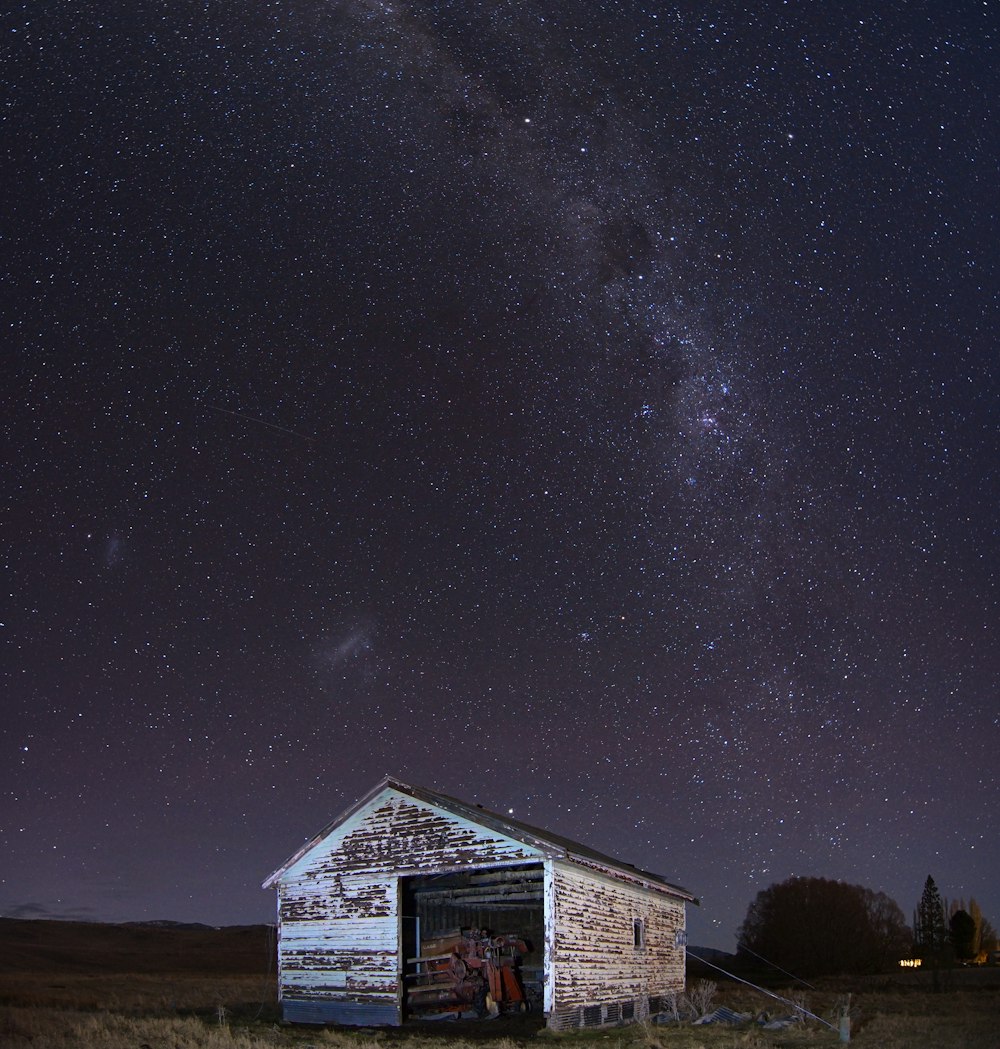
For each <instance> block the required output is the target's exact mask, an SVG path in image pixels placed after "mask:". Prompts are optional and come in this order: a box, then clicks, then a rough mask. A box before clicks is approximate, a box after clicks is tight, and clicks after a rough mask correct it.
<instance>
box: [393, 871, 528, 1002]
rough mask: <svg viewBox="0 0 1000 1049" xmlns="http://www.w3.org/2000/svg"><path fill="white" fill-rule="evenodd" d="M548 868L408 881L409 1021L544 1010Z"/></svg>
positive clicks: (404, 909)
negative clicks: (412, 1019) (439, 1016)
mask: <svg viewBox="0 0 1000 1049" xmlns="http://www.w3.org/2000/svg"><path fill="white" fill-rule="evenodd" d="M543 885H544V872H543V868H542V865H541V864H540V863H534V864H525V865H522V866H517V867H501V868H494V869H487V870H467V871H458V872H454V873H450V874H427V875H414V876H412V877H409V878H401V879H400V897H401V898H400V904H401V914H402V934H403V935H402V939H401V942H400V948H401V952H402V958H401V961H402V966H401V968H402V971H403V974H404V976H403V979H404V993H403V1016H404V1018H405V1017H417V1016H426V1017H429V1016H435V1015H441V1014H444V1013H448V1012H452V1013H459V1014H460V1015H484V1013H485V1014H489V1013H491V1012H492V1013H493V1014H494V1015H495V1012H496V1011H497V1010H500V1011H504V1010H507V1009H517V1010H521V1009H539V1010H540V1009H541V1007H542V977H543V972H544V944H545V905H544V891H543Z"/></svg>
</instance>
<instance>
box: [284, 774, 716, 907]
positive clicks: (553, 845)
mask: <svg viewBox="0 0 1000 1049" xmlns="http://www.w3.org/2000/svg"><path fill="white" fill-rule="evenodd" d="M388 790H394V791H397V792H398V793H400V794H405V795H407V796H409V797H411V798H413V799H414V800H415V801H422V802H424V803H426V804H428V805H434V806H436V807H437V808H440V809H444V810H445V811H446V812H450V813H451V814H452V815H454V816H459V817H461V818H462V819H466V820H470V821H471V822H472V823H477V824H479V825H480V826H481V827H486V828H487V829H488V830H492V831H494V832H496V833H498V834H503V835H506V836H507V837H508V838H513V839H514V840H515V841H520V842H522V843H523V844H525V845H529V846H531V847H533V848H536V849H538V850H539V852H541V853H543V854H544V855H546V856H548V857H550V858H552V859H563V860H568V861H570V862H575V863H577V864H579V865H582V866H584V867H588V868H590V869H591V870H596V871H598V872H603V873H607V874H609V875H611V876H612V877H614V878H617V879H618V880H620V881H630V882H633V883H634V884H637V885H640V886H643V887H645V888H649V889H655V890H656V891H658V892H663V893H666V894H667V895H669V896H675V897H677V898H678V899H681V900H687V901H688V902H690V903H695V904H696V903H698V900H697V899H696V898H695V896H694V895H692V893H690V892H689V891H688V890H687V889H684V888H682V887H681V886H679V885H673V884H672V883H671V882H668V881H667V880H666V879H665V878H663V877H661V876H660V875H659V874H653V873H652V872H651V871H644V870H642V869H641V868H639V867H635V866H633V865H632V864H631V863H625V862H624V861H622V860H617V859H615V858H614V857H613V856H608V855H606V854H605V853H603V852H598V851H597V850H596V849H592V848H590V847H589V846H587V845H581V844H580V843H579V842H576V841H572V840H571V839H569V838H564V837H562V835H559V834H553V833H552V832H551V831H547V830H542V829H541V828H539V827H533V826H531V825H530V824H528V823H522V822H521V820H516V819H514V818H513V817H512V816H502V815H500V813H497V812H491V811H490V810H489V809H484V808H483V807H482V806H481V805H470V804H469V803H468V802H465V801H461V800H459V799H458V798H453V797H451V796H450V795H448V794H441V793H440V792H438V791H436V790H428V789H427V788H426V787H414V786H410V785H409V784H407V783H403V782H402V781H401V780H398V779H394V778H392V777H387V778H386V779H384V780H382V782H381V783H378V784H376V785H375V786H374V787H373V788H372V789H371V790H370V791H368V793H367V794H365V795H364V797H362V798H359V799H358V800H357V801H356V802H355V803H354V804H353V805H352V806H351V807H350V808H349V809H347V810H346V811H345V812H343V813H341V814H340V815H339V816H338V817H337V818H336V819H334V820H333V821H332V822H330V823H328V824H327V825H326V826H325V827H324V828H323V829H322V830H321V831H320V832H319V833H318V834H317V835H316V836H315V837H313V838H311V839H310V840H309V841H307V842H306V843H305V844H304V845H303V846H302V847H301V848H299V849H298V850H296V852H295V853H294V854H293V855H292V856H290V857H289V858H288V859H287V860H286V861H285V862H284V863H283V864H282V865H281V866H280V867H279V868H278V869H277V870H276V871H275V872H274V873H273V874H271V875H270V876H269V877H268V878H267V879H266V880H265V881H264V884H263V888H265V889H269V888H271V887H272V886H273V885H275V884H276V883H277V882H278V881H279V880H280V879H281V877H282V875H283V874H284V873H285V872H286V871H287V870H289V869H290V868H291V867H292V866H293V865H294V864H295V863H297V862H298V861H299V860H300V859H301V858H302V857H303V856H305V855H306V853H308V852H311V851H312V850H313V849H314V848H315V847H316V846H317V845H319V844H320V842H322V841H323V840H324V839H325V838H327V837H329V836H330V835H331V834H332V833H333V832H334V831H335V830H336V829H337V828H338V827H339V826H341V825H342V824H344V823H346V822H347V821H348V820H349V819H350V818H351V817H352V816H353V815H354V814H355V813H356V812H359V811H360V810H361V809H363V808H364V807H365V806H366V805H368V804H369V803H370V802H371V801H373V800H374V799H375V798H377V797H378V796H379V795H380V794H382V793H384V792H385V791H388Z"/></svg>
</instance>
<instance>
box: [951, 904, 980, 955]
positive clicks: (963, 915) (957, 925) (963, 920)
mask: <svg viewBox="0 0 1000 1049" xmlns="http://www.w3.org/2000/svg"><path fill="white" fill-rule="evenodd" d="M948 925H949V930H948V931H949V938H950V940H951V946H952V950H954V952H955V957H956V958H958V959H959V960H960V961H968V960H969V959H970V958H974V957H975V956H976V954H977V953H978V951H977V947H976V933H977V931H978V930H977V929H976V920H975V919H974V918H973V917H972V915H971V914H969V912H968V911H963V910H957V911H955V913H954V914H953V915H952V916H951V921H950V922H949V923H948Z"/></svg>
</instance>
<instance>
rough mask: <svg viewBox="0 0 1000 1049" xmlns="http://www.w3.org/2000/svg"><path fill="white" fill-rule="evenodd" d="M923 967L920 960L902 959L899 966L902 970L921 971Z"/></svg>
mask: <svg viewBox="0 0 1000 1049" xmlns="http://www.w3.org/2000/svg"><path fill="white" fill-rule="evenodd" d="M920 965H921V959H920V958H900V959H899V966H900V968H901V969H919V968H920Z"/></svg>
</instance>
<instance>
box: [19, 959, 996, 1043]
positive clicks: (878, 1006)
mask: <svg viewBox="0 0 1000 1049" xmlns="http://www.w3.org/2000/svg"><path fill="white" fill-rule="evenodd" d="M265 991H266V993H265ZM839 997H840V995H839V993H836V992H834V991H830V992H827V993H822V992H809V999H808V1001H807V1002H806V1003H805V1004H806V1005H807V1008H809V1009H810V1010H811V1011H813V1012H815V1013H817V1014H818V1015H820V1016H826V1017H828V1018H830V1019H833V1018H834V1015H835V1011H836V1005H837V1000H838V998H839ZM716 1001H717V1003H719V1004H725V1005H727V1006H729V1007H730V1008H733V1009H736V1010H739V1011H742V1012H750V1013H757V1012H759V1011H760V1010H761V1009H763V1008H767V1009H768V1011H769V1012H770V1013H771V1014H772V1015H776V1014H782V1013H784V1014H787V1013H790V1012H791V1011H792V1010H791V1009H788V1008H786V1007H784V1006H782V1005H780V1004H779V1003H776V1002H773V1001H771V1000H769V999H766V998H763V997H762V996H760V995H758V994H756V993H755V992H752V991H750V990H748V989H746V988H731V987H724V988H720V990H719V991H718V994H717V996H716ZM0 1003H2V1004H0V1046H2V1047H3V1049H79V1047H87V1049H143V1047H148V1049H307V1047H313V1049H525V1047H526V1046H529V1045H530V1044H531V1043H535V1049H542V1047H543V1046H544V1044H545V1043H546V1042H547V1043H554V1044H550V1045H549V1049H820V1047H829V1049H833V1047H835V1046H837V1045H838V1037H837V1034H836V1033H835V1032H834V1031H831V1030H830V1029H829V1028H827V1027H824V1026H823V1025H821V1024H817V1023H816V1022H814V1021H813V1022H810V1023H808V1024H798V1025H796V1026H795V1027H793V1028H790V1029H788V1030H784V1031H764V1030H762V1029H760V1028H759V1027H755V1026H754V1027H744V1028H733V1027H723V1026H717V1025H712V1026H691V1025H688V1024H680V1025H676V1026H674V1025H651V1024H635V1025H632V1026H629V1027H621V1028H614V1029H605V1030H598V1031H587V1032H569V1033H565V1034H551V1033H549V1032H547V1031H545V1030H544V1029H543V1030H539V1029H538V1026H537V1024H535V1025H531V1024H522V1025H520V1026H516V1025H515V1026H511V1027H510V1028H509V1029H506V1030H505V1029H502V1028H500V1025H501V1024H502V1023H504V1021H500V1022H499V1023H498V1025H497V1026H496V1027H493V1026H491V1025H486V1024H479V1025H469V1026H466V1025H458V1024H456V1025H454V1026H451V1025H449V1028H448V1030H444V1029H438V1028H435V1029H434V1030H433V1031H425V1030H423V1029H422V1030H420V1031H414V1030H412V1029H410V1028H402V1029H399V1028H396V1029H391V1030H384V1031H383V1030H362V1031H353V1030H344V1029H323V1028H313V1027H290V1026H284V1025H279V1024H278V1023H277V1022H276V1021H277V1016H278V1014H277V1008H276V1003H275V1001H274V992H273V984H272V983H271V981H264V980H262V979H261V977H259V976H239V975H237V976H230V975H213V974H202V975H198V974H194V973H181V974H162V975H159V976H153V975H150V974H145V975H131V974H130V975H118V976H114V975H96V974H68V975H67V974H61V975H52V974H38V975H34V976H33V975H32V974H28V973H20V974H14V973H7V974H3V975H0ZM220 1005H221V1006H222V1007H223V1009H224V1012H222V1013H220V1012H219V1006H220ZM854 1006H855V1010H854V1011H855V1017H856V1020H855V1035H854V1038H853V1040H852V1045H855V1046H857V1047H858V1049H1000V990H996V989H980V990H964V991H952V992H948V993H944V994H931V993H929V992H926V991H921V990H910V991H906V990H892V989H881V990H873V991H866V992H864V993H861V994H857V995H855V997H854ZM539 1043H541V1044H539Z"/></svg>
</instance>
